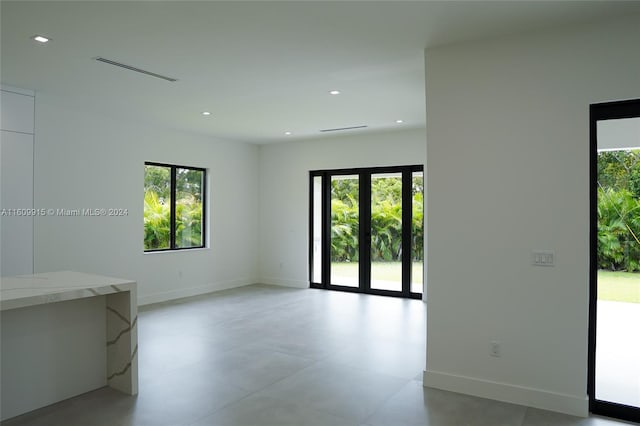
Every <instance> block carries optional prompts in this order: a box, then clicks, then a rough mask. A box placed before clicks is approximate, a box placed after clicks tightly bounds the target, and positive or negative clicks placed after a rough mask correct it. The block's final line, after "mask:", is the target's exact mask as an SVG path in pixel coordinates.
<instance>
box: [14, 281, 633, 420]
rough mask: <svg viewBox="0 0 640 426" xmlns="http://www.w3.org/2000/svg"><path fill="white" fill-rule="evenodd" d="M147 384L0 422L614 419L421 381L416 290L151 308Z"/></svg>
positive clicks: (247, 295)
mask: <svg viewBox="0 0 640 426" xmlns="http://www.w3.org/2000/svg"><path fill="white" fill-rule="evenodd" d="M138 326H139V333H138V342H139V351H138V356H139V368H140V393H139V395H138V396H136V397H131V396H127V395H124V394H122V393H119V392H116V391H114V390H112V389H110V388H102V389H98V390H96V391H93V392H89V393H86V394H83V395H81V396H78V397H76V398H72V399H69V400H67V401H62V402H60V403H57V404H54V405H52V406H49V407H45V408H42V409H40V410H37V411H34V412H31V413H27V414H25V415H23V416H19V417H16V418H14V419H11V420H9V421H6V422H2V425H3V426H5V425H6V426H190V425H193V426H213V425H215V426H225V425H228V426H253V425H255V426H258V425H261V426H262V425H266V426H269V425H274V426H275V425H278V426H288V425H291V426H293V425H303V426H304V425H310V426H324V425H329V426H330V425H340V426H342V425H344V426H380V425H389V426H403V425H424V426H434V425H435V426H463V425H464V426H473V425H477V426H484V425H490V426H501V425H504V426H511V425H513V426H539V425H544V426H614V425H618V426H619V425H624V424H627V423H624V422H616V421H613V420H609V419H603V418H598V417H590V418H588V419H581V418H576V417H571V416H565V415H562V414H557V413H550V412H547V411H542V410H536V409H532V408H524V407H521V406H517V405H512V404H505V403H501V402H496V401H490V400H486V399H482V398H474V397H471V396H466V395H460V394H455V393H450V392H444V391H439V390H436V389H425V388H423V387H422V370H423V369H424V363H425V352H426V351H425V348H426V341H425V336H426V330H425V327H426V305H425V304H424V303H422V302H421V301H418V300H405V299H395V298H387V297H376V296H367V295H362V294H350V293H340V292H330V291H323V290H311V289H307V290H299V289H289V288H283V287H274V286H267V285H253V286H247V287H243V288H238V289H231V290H225V291H221V292H217V293H214V294H210V295H203V296H196V297H190V298H185V299H180V300H177V301H172V302H167V303H161V304H157V305H153V306H148V307H142V308H141V309H140V315H139V320H138Z"/></svg>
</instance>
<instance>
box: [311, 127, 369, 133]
mask: <svg viewBox="0 0 640 426" xmlns="http://www.w3.org/2000/svg"><path fill="white" fill-rule="evenodd" d="M365 127H369V126H351V127H338V128H337V129H321V130H320V131H321V132H341V131H343V130H355V129H364V128H365Z"/></svg>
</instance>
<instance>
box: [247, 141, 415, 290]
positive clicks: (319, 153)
mask: <svg viewBox="0 0 640 426" xmlns="http://www.w3.org/2000/svg"><path fill="white" fill-rule="evenodd" d="M424 141H425V131H424V129H414V130H402V131H394V132H385V133H375V134H362V135H351V136H342V137H335V138H319V139H313V140H309V141H305V142H293V143H281V144H276V145H263V146H261V147H260V222H259V228H260V246H259V247H260V277H261V281H262V282H264V283H268V284H278V285H286V286H291V287H300V288H306V287H308V286H309V272H308V270H309V266H308V264H309V261H308V257H309V254H308V253H309V245H308V244H309V243H308V241H309V171H310V170H321V169H339V168H351V167H374V166H396V165H408V164H424V163H425V160H426V159H425V143H424Z"/></svg>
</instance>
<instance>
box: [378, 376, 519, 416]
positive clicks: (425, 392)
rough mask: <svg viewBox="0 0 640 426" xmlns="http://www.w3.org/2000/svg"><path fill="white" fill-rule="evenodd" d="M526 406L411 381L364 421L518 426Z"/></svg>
mask: <svg viewBox="0 0 640 426" xmlns="http://www.w3.org/2000/svg"><path fill="white" fill-rule="evenodd" d="M525 410H526V407H522V406H519V405H513V404H507V403H502V402H498V401H492V400H488V399H483V398H475V397H472V396H468V395H461V394H456V393H452V392H446V391H441V390H437V389H430V388H424V387H423V386H422V383H421V382H417V381H411V382H410V383H409V384H407V385H406V386H404V387H403V388H402V389H401V390H400V391H399V392H398V393H396V394H395V395H393V397H392V398H390V399H389V400H388V401H386V402H385V403H384V404H383V405H382V406H381V407H380V408H378V409H377V410H376V412H375V413H374V414H373V415H372V416H370V417H369V418H368V419H367V420H366V421H367V423H369V424H371V425H373V426H387V425H388V426H392V425H397V426H404V425H429V426H463V425H470V426H471V425H477V426H520V425H521V424H522V420H523V418H524V415H525Z"/></svg>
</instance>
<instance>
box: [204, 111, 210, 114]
mask: <svg viewBox="0 0 640 426" xmlns="http://www.w3.org/2000/svg"><path fill="white" fill-rule="evenodd" d="M202 115H211V113H210V112H209V111H202Z"/></svg>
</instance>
